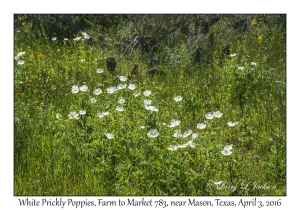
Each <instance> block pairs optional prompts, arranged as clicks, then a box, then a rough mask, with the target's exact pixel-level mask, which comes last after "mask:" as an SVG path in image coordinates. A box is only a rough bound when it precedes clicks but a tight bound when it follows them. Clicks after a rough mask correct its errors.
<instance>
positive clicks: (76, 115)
mask: <svg viewBox="0 0 300 210" xmlns="http://www.w3.org/2000/svg"><path fill="white" fill-rule="evenodd" d="M68 117H69V119H76V120H78V119H79V114H77V113H76V112H70V113H69V114H68Z"/></svg>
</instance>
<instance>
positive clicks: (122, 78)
mask: <svg viewBox="0 0 300 210" xmlns="http://www.w3.org/2000/svg"><path fill="white" fill-rule="evenodd" d="M119 79H120V81H122V82H125V81H127V77H125V76H120V77H119Z"/></svg>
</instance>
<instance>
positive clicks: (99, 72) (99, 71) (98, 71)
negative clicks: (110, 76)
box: [96, 68, 104, 74]
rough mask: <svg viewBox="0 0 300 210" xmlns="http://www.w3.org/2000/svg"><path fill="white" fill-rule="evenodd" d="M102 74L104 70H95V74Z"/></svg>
mask: <svg viewBox="0 0 300 210" xmlns="http://www.w3.org/2000/svg"><path fill="white" fill-rule="evenodd" d="M103 72H104V70H103V69H102V68H98V69H96V73H97V74H101V73H103Z"/></svg>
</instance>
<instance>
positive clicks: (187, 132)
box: [182, 130, 193, 138]
mask: <svg viewBox="0 0 300 210" xmlns="http://www.w3.org/2000/svg"><path fill="white" fill-rule="evenodd" d="M192 133H193V131H192V130H188V131H186V132H184V133H183V134H182V137H183V138H186V137H188V136H189V135H191V134H192Z"/></svg>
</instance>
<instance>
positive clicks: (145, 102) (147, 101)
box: [144, 100, 152, 106]
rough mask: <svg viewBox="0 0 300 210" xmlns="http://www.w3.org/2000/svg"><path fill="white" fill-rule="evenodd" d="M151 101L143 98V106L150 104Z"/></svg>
mask: <svg viewBox="0 0 300 210" xmlns="http://www.w3.org/2000/svg"><path fill="white" fill-rule="evenodd" d="M151 103H152V101H151V100H144V104H145V106H148V105H151Z"/></svg>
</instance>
